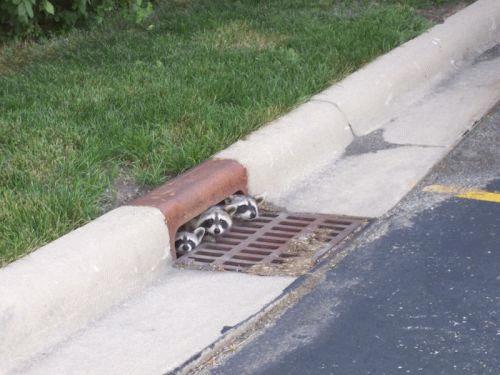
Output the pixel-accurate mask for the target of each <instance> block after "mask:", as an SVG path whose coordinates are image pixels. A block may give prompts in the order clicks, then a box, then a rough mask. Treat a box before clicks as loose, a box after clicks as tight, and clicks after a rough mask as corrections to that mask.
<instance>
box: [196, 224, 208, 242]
mask: <svg viewBox="0 0 500 375" xmlns="http://www.w3.org/2000/svg"><path fill="white" fill-rule="evenodd" d="M194 234H195V235H196V237H197V238H198V240H199V241H201V240H202V239H203V236H204V235H205V228H203V227H199V228H196V229H195V230H194Z"/></svg>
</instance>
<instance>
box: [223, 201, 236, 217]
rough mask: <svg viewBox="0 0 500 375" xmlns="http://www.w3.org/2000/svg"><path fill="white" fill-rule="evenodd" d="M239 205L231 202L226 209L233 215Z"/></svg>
mask: <svg viewBox="0 0 500 375" xmlns="http://www.w3.org/2000/svg"><path fill="white" fill-rule="evenodd" d="M237 209H238V207H236V206H235V205H232V204H230V205H229V206H226V207H224V211H226V212H227V213H228V214H229V215H230V216H233V215H234V214H235V213H236V210H237Z"/></svg>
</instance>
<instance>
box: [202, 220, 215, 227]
mask: <svg viewBox="0 0 500 375" xmlns="http://www.w3.org/2000/svg"><path fill="white" fill-rule="evenodd" d="M212 225H214V219H207V220H205V221H204V222H202V223H201V226H202V227H204V228H210V227H211V226H212Z"/></svg>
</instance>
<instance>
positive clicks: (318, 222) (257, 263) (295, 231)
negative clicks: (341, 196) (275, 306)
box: [175, 211, 368, 276]
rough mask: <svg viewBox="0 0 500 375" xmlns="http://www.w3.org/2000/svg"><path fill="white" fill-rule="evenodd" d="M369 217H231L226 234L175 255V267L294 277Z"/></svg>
mask: <svg viewBox="0 0 500 375" xmlns="http://www.w3.org/2000/svg"><path fill="white" fill-rule="evenodd" d="M367 222H368V220H367V219H364V218H353V217H346V216H337V215H326V214H311V213H290V212H274V211H273V212H271V211H269V212H268V211H264V212H261V214H260V216H259V217H258V218H257V219H255V220H252V221H235V222H234V223H233V226H232V227H231V229H230V230H229V232H228V233H227V234H225V235H224V236H223V237H220V238H217V239H215V240H214V241H213V242H203V243H202V244H200V245H199V246H198V247H196V248H195V249H194V250H193V251H191V252H189V253H187V254H185V255H183V256H181V257H179V258H178V259H177V261H176V262H175V265H176V266H177V267H178V268H188V269H197V270H213V271H236V272H246V273H252V274H257V275H290V276H298V275H302V274H304V273H306V272H308V271H309V270H310V269H311V268H312V267H313V266H314V264H315V263H316V262H317V260H318V259H319V258H320V257H321V256H323V255H324V254H325V253H327V252H329V251H330V252H338V251H339V250H340V249H341V246H340V245H341V242H342V241H343V240H344V239H346V237H348V236H349V235H351V234H352V233H354V232H355V231H357V230H358V229H360V228H362V227H363V226H364V225H365V224H366V223H367Z"/></svg>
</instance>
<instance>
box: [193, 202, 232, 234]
mask: <svg viewBox="0 0 500 375" xmlns="http://www.w3.org/2000/svg"><path fill="white" fill-rule="evenodd" d="M235 212H236V208H234V207H229V208H226V207H220V206H214V207H211V208H209V209H208V210H207V211H205V213H203V214H201V216H200V217H199V218H198V221H197V222H196V225H197V226H199V227H203V228H205V232H206V233H209V234H211V235H212V236H215V237H217V236H221V235H222V234H224V233H226V232H227V231H228V230H229V228H231V226H232V225H233V220H232V219H231V216H232V215H233V214H234V213H235Z"/></svg>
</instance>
